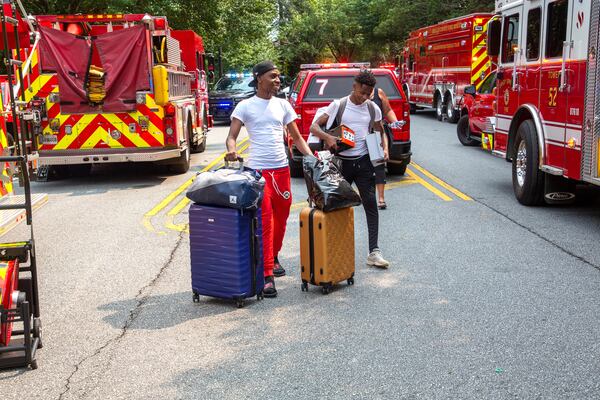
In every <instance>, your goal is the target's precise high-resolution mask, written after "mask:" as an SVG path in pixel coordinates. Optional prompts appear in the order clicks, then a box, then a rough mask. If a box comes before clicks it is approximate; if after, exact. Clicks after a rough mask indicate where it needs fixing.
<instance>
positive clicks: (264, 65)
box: [251, 60, 277, 86]
mask: <svg viewBox="0 0 600 400" xmlns="http://www.w3.org/2000/svg"><path fill="white" fill-rule="evenodd" d="M274 69H277V65H275V64H273V62H272V61H268V60H266V61H261V62H259V63H258V64H256V65H255V66H254V68H252V76H253V77H254V81H252V84H251V86H256V85H257V83H258V80H257V79H258V77H259V76H261V75H262V74H266V73H267V72H269V71H272V70H274Z"/></svg>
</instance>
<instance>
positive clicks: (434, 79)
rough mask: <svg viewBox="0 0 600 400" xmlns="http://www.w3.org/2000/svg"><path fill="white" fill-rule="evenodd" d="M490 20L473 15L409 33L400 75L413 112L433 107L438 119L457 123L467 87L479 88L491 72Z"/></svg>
mask: <svg viewBox="0 0 600 400" xmlns="http://www.w3.org/2000/svg"><path fill="white" fill-rule="evenodd" d="M491 17H492V14H489V13H481V14H471V15H467V16H464V17H459V18H455V19H451V20H447V21H444V22H440V23H439V24H437V25H432V26H428V27H425V28H421V29H418V30H416V31H413V32H411V33H410V35H409V38H408V40H407V41H406V46H405V48H404V52H403V54H402V56H401V63H402V65H401V69H400V76H401V81H402V83H403V88H404V92H405V93H406V95H407V96H408V98H409V101H410V106H411V111H412V112H414V111H415V110H416V109H418V108H434V109H435V110H436V113H437V118H438V120H440V121H441V120H442V119H443V118H444V117H445V118H447V119H448V120H449V121H451V122H453V123H454V122H457V121H458V118H459V117H460V109H459V104H460V101H461V99H462V96H463V93H464V89H465V87H466V86H469V85H475V86H476V87H477V88H478V87H479V85H480V84H481V82H483V80H484V79H485V78H486V76H487V75H488V74H489V73H490V71H491V69H492V63H491V60H490V58H489V57H488V53H487V49H486V38H487V32H486V31H487V23H488V21H489V20H490V18H491Z"/></svg>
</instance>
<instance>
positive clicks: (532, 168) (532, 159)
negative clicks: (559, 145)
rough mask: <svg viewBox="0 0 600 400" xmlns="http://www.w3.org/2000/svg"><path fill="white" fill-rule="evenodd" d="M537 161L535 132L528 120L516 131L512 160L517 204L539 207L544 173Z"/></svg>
mask: <svg viewBox="0 0 600 400" xmlns="http://www.w3.org/2000/svg"><path fill="white" fill-rule="evenodd" d="M538 160H539V149H538V141H537V132H536V130H535V125H534V124H533V122H532V121H531V120H529V119H528V120H525V121H524V122H523V123H522V124H521V125H519V128H518V129H517V137H516V138H515V152H514V156H513V159H512V182H513V190H514V192H515V197H516V198H517V200H518V201H519V203H521V204H523V205H525V206H535V205H539V204H542V202H543V200H544V173H543V172H542V171H540V168H539V165H538Z"/></svg>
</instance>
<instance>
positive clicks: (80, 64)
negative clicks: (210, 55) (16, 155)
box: [11, 14, 212, 180]
mask: <svg viewBox="0 0 600 400" xmlns="http://www.w3.org/2000/svg"><path fill="white" fill-rule="evenodd" d="M33 22H34V25H35V29H36V32H35V40H32V42H33V43H32V44H31V45H30V46H29V47H27V48H25V49H23V50H22V51H21V54H20V56H21V57H20V58H21V60H22V61H23V65H22V67H23V77H22V80H19V82H18V84H17V86H16V88H15V91H16V93H15V95H16V97H20V96H21V93H23V94H24V102H26V103H27V104H28V105H29V106H31V108H32V111H33V115H34V116H35V118H34V121H35V124H34V129H33V134H32V136H33V137H32V138H31V141H32V151H34V152H37V154H39V161H38V171H37V172H38V174H37V176H38V179H40V180H41V179H44V178H45V177H46V173H47V171H48V167H53V168H56V169H62V170H64V169H69V168H76V169H79V170H81V169H83V170H84V171H86V170H89V168H91V165H92V164H96V163H114V162H147V161H153V162H160V163H161V164H167V165H169V166H170V167H171V169H172V170H173V171H174V172H176V173H184V172H186V171H187V170H188V169H189V165H190V153H191V152H202V151H204V149H205V146H206V133H207V131H208V129H209V126H211V125H212V121H211V118H210V114H209V108H208V91H207V82H206V73H205V60H204V57H205V52H204V45H203V40H202V37H200V36H199V35H197V34H196V33H195V32H193V31H189V30H174V29H171V28H170V27H169V24H168V21H167V19H166V18H165V17H163V16H158V17H157V16H150V15H148V14H111V15H97V14H94V15H40V16H36V17H34V21H33ZM11 134H13V135H14V133H12V132H11Z"/></svg>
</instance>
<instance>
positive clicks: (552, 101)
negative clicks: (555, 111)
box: [548, 87, 558, 107]
mask: <svg viewBox="0 0 600 400" xmlns="http://www.w3.org/2000/svg"><path fill="white" fill-rule="evenodd" d="M557 94H558V88H557V87H551V88H550V89H549V90H548V105H549V106H550V107H556V95H557Z"/></svg>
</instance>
